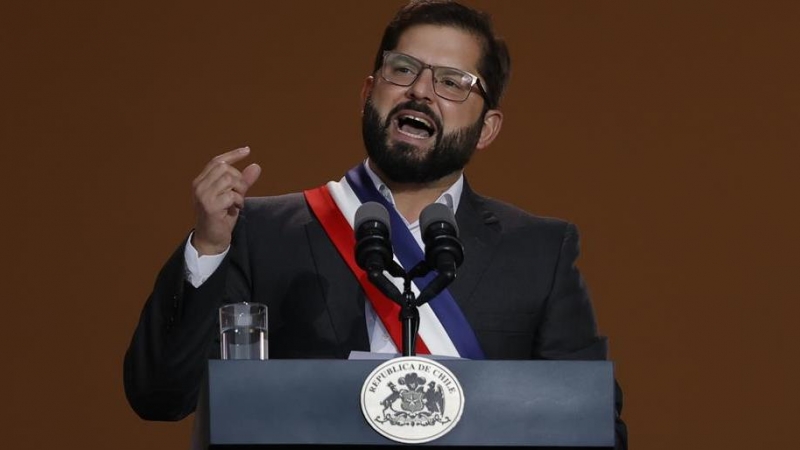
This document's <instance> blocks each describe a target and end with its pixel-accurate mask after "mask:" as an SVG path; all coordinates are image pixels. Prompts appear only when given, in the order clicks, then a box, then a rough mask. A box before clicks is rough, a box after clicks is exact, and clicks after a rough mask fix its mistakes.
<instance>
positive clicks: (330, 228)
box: [303, 186, 430, 355]
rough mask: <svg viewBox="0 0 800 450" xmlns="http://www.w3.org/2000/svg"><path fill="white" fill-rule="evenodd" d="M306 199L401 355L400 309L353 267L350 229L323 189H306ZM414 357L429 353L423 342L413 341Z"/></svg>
mask: <svg viewBox="0 0 800 450" xmlns="http://www.w3.org/2000/svg"><path fill="white" fill-rule="evenodd" d="M303 195H305V197H306V202H308V206H310V207H311V210H312V211H313V212H314V215H315V216H317V220H319V223H320V224H322V228H323V229H324V230H325V233H326V234H327V235H328V238H329V239H330V240H331V242H333V245H334V246H335V247H336V250H338V251H339V255H341V257H342V259H344V261H345V263H347V267H349V268H350V271H352V272H353V275H355V277H356V279H357V280H358V283H359V284H360V285H361V288H362V289H363V290H364V293H365V294H366V295H367V298H368V299H369V301H370V303H372V308H373V309H374V310H375V312H376V313H377V314H378V317H380V319H381V322H383V326H384V327H385V328H386V331H388V332H389V335H390V336H391V337H392V340H393V341H394V345H395V346H396V347H397V350H398V352H402V350H403V344H402V341H401V340H402V335H403V331H402V325H401V323H400V318H399V316H400V306H399V305H398V304H397V303H395V302H393V301H392V300H390V299H389V298H387V297H386V296H385V295H383V293H382V292H381V291H379V290H378V288H377V287H375V285H374V284H372V283H370V281H369V278H368V277H367V273H366V272H364V270H363V269H361V268H360V267H358V264H357V263H356V256H355V248H356V238H355V235H354V232H353V229H352V228H351V227H350V224H349V223H348V222H347V219H345V218H344V216H343V215H342V212H341V211H340V210H339V207H338V206H336V202H335V201H334V200H333V197H331V194H330V193H329V192H328V188H327V187H326V186H320V187H318V188H316V189H309V190H307V191H305V192H303ZM417 353H418V354H423V355H429V354H430V351H429V350H428V347H427V346H426V345H425V342H423V340H422V337H419V336H418V337H417Z"/></svg>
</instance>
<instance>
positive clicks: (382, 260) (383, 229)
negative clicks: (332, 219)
mask: <svg viewBox="0 0 800 450" xmlns="http://www.w3.org/2000/svg"><path fill="white" fill-rule="evenodd" d="M390 223H391V222H390V220H389V211H387V210H386V208H384V206H383V205H381V204H380V203H378V202H367V203H364V204H363V205H361V206H360V207H359V208H358V210H357V211H356V218H355V221H354V223H353V225H354V229H355V230H356V231H355V233H356V263H358V267H361V268H362V269H364V270H365V271H366V272H367V273H370V272H376V271H377V272H383V270H384V269H385V268H386V267H388V266H390V265H391V264H390V263H391V262H393V259H392V255H393V253H392V241H391V225H390Z"/></svg>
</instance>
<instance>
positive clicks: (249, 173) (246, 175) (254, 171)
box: [242, 163, 261, 188]
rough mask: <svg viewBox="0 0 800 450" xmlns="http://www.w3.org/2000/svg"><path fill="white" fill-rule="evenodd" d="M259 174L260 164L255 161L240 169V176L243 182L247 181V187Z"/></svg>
mask: <svg viewBox="0 0 800 450" xmlns="http://www.w3.org/2000/svg"><path fill="white" fill-rule="evenodd" d="M259 175H261V166H259V165H258V164H255V163H253V164H250V165H249V166H247V167H245V168H244V170H243V171H242V178H243V179H244V182H245V183H247V187H248V188H249V187H250V186H252V185H253V183H255V182H256V180H258V176H259Z"/></svg>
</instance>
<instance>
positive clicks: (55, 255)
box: [0, 1, 800, 449]
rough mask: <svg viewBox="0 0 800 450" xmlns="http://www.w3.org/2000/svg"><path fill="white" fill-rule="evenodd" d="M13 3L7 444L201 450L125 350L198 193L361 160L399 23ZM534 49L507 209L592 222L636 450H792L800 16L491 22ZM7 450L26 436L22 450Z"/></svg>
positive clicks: (676, 12) (339, 6)
mask: <svg viewBox="0 0 800 450" xmlns="http://www.w3.org/2000/svg"><path fill="white" fill-rule="evenodd" d="M17 3H18V4H17V5H14V6H10V5H3V6H2V7H0V21H1V22H2V23H0V45H2V60H1V61H0V66H1V70H0V77H1V78H2V88H0V89H2V99H1V100H2V117H0V127H2V129H1V131H2V133H1V134H0V145H1V147H0V148H2V172H3V175H2V177H0V180H1V181H0V182H2V195H3V196H4V198H5V201H4V202H3V204H4V208H3V221H2V222H3V225H2V226H3V228H2V236H3V237H4V240H5V245H4V246H3V247H4V250H5V252H4V253H5V257H4V258H3V259H5V260H6V263H5V267H6V268H5V270H3V271H2V273H3V278H4V281H3V286H4V287H5V294H4V295H3V299H4V304H5V307H4V308H3V310H4V314H3V319H4V320H3V322H4V323H3V325H2V326H1V327H0V328H2V339H3V348H4V349H5V352H4V358H3V359H4V361H5V363H4V364H3V368H2V370H0V374H1V376H2V384H1V385H2V392H3V395H2V400H0V408H2V416H3V417H2V423H3V425H2V428H3V433H2V437H1V438H0V439H2V443H1V444H0V446H2V447H3V448H23V449H27V448H30V449H39V448H54V447H61V446H63V445H64V444H65V443H76V444H77V443H81V444H83V445H84V447H85V448H115V449H143V448H147V449H151V448H164V449H167V448H185V446H186V445H187V443H188V436H189V429H190V423H191V421H190V420H185V421H183V422H179V423H154V422H144V421H141V420H140V419H138V418H137V417H136V416H135V414H134V413H133V412H132V411H131V410H130V408H129V407H128V405H127V403H126V401H125V398H124V395H123V391H122V380H121V373H122V357H123V354H124V351H125V349H126V347H127V345H128V340H129V339H130V335H131V333H132V331H133V328H134V326H135V324H136V322H137V319H138V315H139V311H140V309H141V307H142V305H143V303H144V301H145V298H146V296H147V294H148V292H149V290H150V288H151V285H152V282H153V280H154V277H155V274H156V272H157V270H158V269H159V267H160V265H161V263H162V262H163V261H164V260H165V259H166V257H167V256H168V255H169V254H170V252H172V250H173V248H174V247H175V246H176V245H177V244H178V242H179V241H180V240H181V239H182V238H183V237H184V236H185V233H186V232H187V230H188V228H189V227H190V226H191V224H192V220H193V219H192V217H193V216H192V209H191V205H190V193H189V184H190V181H191V179H192V178H193V177H194V176H195V174H196V173H197V172H198V171H199V170H200V169H201V168H202V166H203V165H204V164H205V162H206V161H207V160H208V159H209V158H210V157H211V156H213V155H215V154H217V153H221V152H223V151H226V150H228V149H231V148H234V147H236V146H240V145H243V144H247V145H250V146H251V147H252V149H253V152H254V155H253V157H252V158H251V159H252V160H255V161H258V162H259V163H261V164H262V166H263V167H264V168H265V172H264V175H263V176H262V177H261V179H260V180H259V182H258V183H257V185H256V186H255V187H254V188H253V192H252V193H253V194H254V195H266V194H273V193H282V192H285V191H292V190H298V189H303V188H307V187H312V186H316V185H318V184H320V183H321V182H323V181H327V180H329V179H334V178H338V177H340V176H341V175H342V174H343V172H344V171H345V170H346V169H348V168H349V167H350V166H352V165H353V164H355V163H356V162H358V161H359V160H360V159H361V158H362V157H363V150H362V146H361V140H360V130H359V119H358V117H359V102H358V93H359V89H360V86H361V83H362V80H363V79H364V77H365V76H366V75H367V74H368V72H369V71H370V69H371V61H372V58H373V54H374V52H375V50H376V47H377V44H378V39H379V36H380V33H381V31H382V28H383V26H384V24H385V23H386V21H387V20H388V19H389V18H390V17H391V15H392V13H393V11H394V10H395V9H396V7H397V6H398V5H399V4H400V3H399V2H397V1H394V2H368V1H336V2H333V1H328V2H294V3H293V4H292V6H289V5H288V3H290V2H267V1H237V2H213V3H211V2H208V3H206V2H186V3H184V4H177V3H169V4H165V3H167V2H148V3H143V2H126V3H125V4H118V2H105V1H97V2H89V1H82V2H59V1H51V2H17ZM474 4H476V5H479V6H480V7H483V8H485V9H487V10H489V11H490V12H492V13H493V15H494V17H495V20H496V24H497V26H498V28H499V30H500V31H501V33H502V34H504V35H505V36H506V38H507V40H508V42H509V44H510V47H511V50H512V55H513V60H514V73H513V77H512V82H511V86H510V89H509V91H508V96H507V99H506V102H505V104H504V108H505V111H506V122H505V126H504V129H503V131H502V133H501V135H500V138H499V139H498V141H496V143H495V144H494V145H493V146H492V147H491V148H490V149H488V150H487V151H485V152H483V153H482V154H479V155H478V156H477V157H476V159H475V161H474V162H473V164H472V165H471V166H470V168H469V170H468V173H469V177H470V180H471V182H472V183H473V185H474V186H475V187H476V188H477V189H478V190H480V191H482V192H483V193H485V194H488V195H491V196H495V197H501V198H504V199H507V200H509V201H512V202H514V203H516V204H518V205H520V206H522V207H524V208H526V209H528V210H530V211H532V212H535V213H538V214H542V215H551V216H558V217H562V218H566V219H569V220H571V221H573V222H575V223H576V224H577V225H578V226H579V228H580V229H581V231H582V236H583V257H582V259H581V267H582V269H583V271H584V274H585V276H586V278H587V280H588V282H589V286H590V288H591V291H592V294H593V299H594V302H595V305H596V309H597V314H598V319H599V323H600V327H601V329H602V331H603V332H604V333H605V334H607V335H609V336H610V338H611V343H612V357H613V359H614V360H615V361H616V365H617V366H616V367H617V373H618V376H619V379H620V381H621V383H622V385H623V387H624V389H625V393H626V409H625V412H624V416H625V418H626V420H627V422H628V424H629V427H630V438H631V443H632V448H635V449H675V448H684V449H686V448H696V449H707V448H727V449H752V448H789V447H791V446H793V445H794V444H791V443H792V442H795V443H796V441H797V439H796V437H795V436H794V433H793V432H794V431H795V429H796V427H797V424H798V415H797V403H798V400H800V399H799V398H798V392H797V388H796V381H797V379H798V375H799V374H798V367H797V366H798V364H797V362H796V358H797V342H798V341H799V339H798V338H800V333H799V332H798V327H797V325H796V317H797V315H798V313H800V308H798V306H797V300H798V295H797V292H796V291H795V289H796V286H795V285H796V282H795V280H796V279H797V273H798V269H800V267H798V264H797V262H796V257H797V255H798V253H799V252H798V251H799V250H800V248H799V247H800V244H799V243H798V238H797V230H798V229H800V220H799V217H798V206H797V204H798V195H797V193H798V182H797V169H798V167H800V166H799V165H798V157H797V151H798V144H800V133H798V130H797V126H798V119H800V107H799V106H798V105H800V89H798V85H797V80H798V79H800V70H799V69H798V68H799V67H800V66H799V65H798V57H797V49H798V44H799V43H800V39H799V37H800V36H798V31H797V29H798V27H797V22H798V18H800V7H798V3H797V2H792V1H787V2H784V3H783V4H780V3H775V4H767V2H751V4H749V5H748V4H739V3H732V2H727V1H719V2H655V3H654V2H631V3H625V4H623V3H619V2H600V1H586V2H565V1H531V2H522V1H516V2H511V1H498V2H489V1H480V2H478V1H476V2H474ZM8 440H11V442H13V444H12V445H7V442H8Z"/></svg>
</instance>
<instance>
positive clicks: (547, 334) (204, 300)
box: [124, 183, 624, 433]
mask: <svg viewBox="0 0 800 450" xmlns="http://www.w3.org/2000/svg"><path fill="white" fill-rule="evenodd" d="M456 220H457V222H458V226H459V228H460V236H461V239H462V242H463V244H464V253H465V258H464V263H463V265H462V266H461V267H460V268H459V272H458V277H457V279H456V280H455V281H454V282H453V284H452V285H451V286H450V291H451V293H452V294H453V296H454V297H455V299H456V301H457V302H458V304H459V306H460V307H461V309H462V310H463V311H464V314H465V316H466V317H467V320H468V321H469V322H470V324H471V325H472V327H473V329H474V330H475V332H476V334H477V337H478V340H479V341H480V344H481V346H482V347H483V350H484V352H485V353H486V356H487V358H490V359H582V360H592V359H605V358H606V339H605V338H603V337H600V336H598V334H597V328H596V325H595V317H594V312H593V309H592V305H591V302H590V299H589V296H588V294H587V290H586V287H585V286H584V283H583V280H582V278H581V276H580V273H579V272H578V269H577V267H576V265H575V261H576V258H577V257H578V234H577V230H576V229H575V227H574V226H573V225H572V224H569V223H566V222H564V221H560V220H556V219H548V218H541V217H536V216H532V215H530V214H528V213H526V212H524V211H522V210H520V209H517V208H515V207H513V206H511V205H508V204H505V203H502V202H499V201H496V200H492V199H488V198H485V197H482V196H479V195H477V194H475V193H474V192H473V191H472V190H471V189H470V188H469V186H468V185H467V184H466V183H465V189H464V193H463V194H462V199H461V202H460V205H459V209H458V211H457V213H456ZM183 252H184V248H183V246H180V247H179V248H178V249H177V251H176V252H175V253H174V254H173V255H172V257H171V258H170V259H169V261H168V262H167V263H166V265H165V266H164V267H163V269H162V270H161V272H160V273H159V276H158V278H157V280H156V283H155V287H154V289H153V293H152V294H151V296H150V298H149V299H148V301H147V304H146V305H145V307H144V310H143V311H142V315H141V318H140V322H139V325H138V326H137V328H136V331H135V333H134V336H133V340H132V342H131V344H130V347H129V349H128V352H127V354H126V356H125V366H124V381H125V392H126V395H127V397H128V400H129V402H130V404H131V406H132V407H133V409H134V410H135V411H136V412H137V413H138V414H139V415H140V416H141V417H143V418H146V419H152V420H178V419H181V418H183V417H185V416H186V415H188V414H189V413H191V412H192V411H193V410H194V408H195V406H196V402H197V396H198V392H199V388H200V385H201V381H202V378H203V376H204V372H205V369H206V360H207V359H208V358H215V357H218V355H219V343H218V337H217V336H218V332H217V330H218V325H217V318H218V315H217V309H218V308H219V307H220V306H221V305H222V304H223V303H231V302H239V301H249V302H257V303H264V304H266V305H267V306H268V308H269V352H270V358H347V356H348V355H349V353H350V351H352V350H362V351H368V350H369V341H368V336H367V330H366V319H365V316H364V314H365V312H364V302H365V297H364V294H363V292H362V290H361V288H360V286H359V284H358V282H357V281H356V279H355V277H354V276H353V275H352V273H351V272H350V270H349V268H348V267H347V266H346V265H345V263H344V261H343V260H342V258H341V257H340V256H339V254H338V253H337V251H336V249H335V247H334V246H333V244H332V243H331V242H330V240H329V239H328V238H327V235H326V234H325V231H324V230H323V228H322V226H321V225H320V223H319V222H318V221H317V219H316V218H315V217H314V215H313V214H312V212H311V211H310V209H309V208H308V206H307V204H306V203H305V200H304V198H303V196H302V194H289V195H284V196H278V197H264V198H253V199H248V200H247V202H246V205H245V208H244V210H243V212H242V214H241V215H240V219H239V221H238V223H237V225H236V228H235V231H234V235H233V239H232V243H231V250H230V251H229V253H228V255H227V256H226V258H225V260H224V261H223V263H222V265H221V266H220V267H219V269H217V270H216V272H215V273H214V274H213V275H212V276H211V277H210V278H209V279H208V280H207V281H206V282H205V283H204V284H203V285H202V286H200V287H199V288H197V289H195V288H193V287H192V286H191V285H190V284H189V283H187V282H185V281H184V277H185V268H184V259H183ZM620 401H621V397H620ZM619 406H620V407H621V404H620V405H619ZM620 426H622V427H624V424H622V423H621V422H620ZM621 431H622V432H623V433H624V429H623V430H621Z"/></svg>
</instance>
